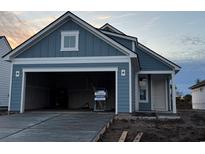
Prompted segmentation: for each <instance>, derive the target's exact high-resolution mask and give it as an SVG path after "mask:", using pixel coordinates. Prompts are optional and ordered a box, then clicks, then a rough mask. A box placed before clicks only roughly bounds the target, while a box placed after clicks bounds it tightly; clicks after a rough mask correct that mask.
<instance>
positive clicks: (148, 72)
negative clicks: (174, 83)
mask: <svg viewBox="0 0 205 154" xmlns="http://www.w3.org/2000/svg"><path fill="white" fill-rule="evenodd" d="M173 72H174V71H139V74H172V73H173Z"/></svg>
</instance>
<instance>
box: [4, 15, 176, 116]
mask: <svg viewBox="0 0 205 154" xmlns="http://www.w3.org/2000/svg"><path fill="white" fill-rule="evenodd" d="M3 58H4V60H6V61H9V62H11V64H12V75H11V86H10V97H9V98H10V99H9V111H17V112H21V113H23V112H24V111H27V110H37V109H65V110H68V109H70V110H86V111H87V110H88V111H92V110H93V108H94V103H95V101H94V97H95V96H94V92H95V91H96V90H97V89H106V92H107V95H108V96H107V98H106V109H105V111H113V112H115V113H116V114H118V113H122V112H124V113H132V112H137V111H162V112H173V113H176V100H175V88H172V87H175V74H176V73H177V72H178V71H179V70H180V67H179V66H178V65H176V64H175V63H173V62H171V61H169V60H168V59H166V58H164V57H162V56H160V55H159V54H157V53H155V52H154V51H152V50H151V49H149V48H147V47H146V46H144V45H142V44H141V43H139V42H138V40H137V38H136V37H132V36H128V35H126V34H124V33H123V32H121V31H119V30H118V29H116V28H114V27H113V26H111V25H109V24H105V25H104V26H102V27H101V28H99V29H97V28H95V27H93V26H92V25H90V24H88V23H87V22H85V21H84V20H82V19H80V18H79V17H77V16H76V15H74V14H72V13H71V12H67V13H65V14H64V15H62V16H61V17H60V18H58V19H57V20H55V21H54V22H52V23H51V24H50V25H48V26H47V27H45V28H44V29H42V30H41V31H40V32H38V33H37V34H35V35H34V36H32V37H31V38H30V39H28V40H27V41H25V42H24V43H22V44H21V45H19V46H18V47H16V48H15V49H14V50H12V51H11V52H8V53H7V54H5V55H4V56H3Z"/></svg>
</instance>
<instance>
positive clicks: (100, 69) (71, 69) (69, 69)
mask: <svg viewBox="0 0 205 154" xmlns="http://www.w3.org/2000/svg"><path fill="white" fill-rule="evenodd" d="M105 71H106V72H107V71H109V72H115V87H116V90H115V114H118V67H96V68H93V67H86V68H79V67H75V68H74V67H67V68H25V69H23V70H22V87H21V108H20V113H23V112H24V105H25V84H26V73H27V72H105Z"/></svg>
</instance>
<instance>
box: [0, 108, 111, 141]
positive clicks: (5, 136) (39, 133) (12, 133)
mask: <svg viewBox="0 0 205 154" xmlns="http://www.w3.org/2000/svg"><path fill="white" fill-rule="evenodd" d="M111 118H113V114H112V113H94V112H46V111H43V112H28V113H24V114H15V115H9V116H7V115H6V116H0V141H1V142H88V141H93V139H94V138H95V137H96V135H97V134H98V133H99V131H100V130H101V129H102V128H103V127H104V126H105V125H106V124H107V123H108V122H109V121H110V120H111Z"/></svg>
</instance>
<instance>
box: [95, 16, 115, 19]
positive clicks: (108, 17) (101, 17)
mask: <svg viewBox="0 0 205 154" xmlns="http://www.w3.org/2000/svg"><path fill="white" fill-rule="evenodd" d="M111 17H112V16H98V17H97V19H99V20H107V19H110V18H111Z"/></svg>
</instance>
